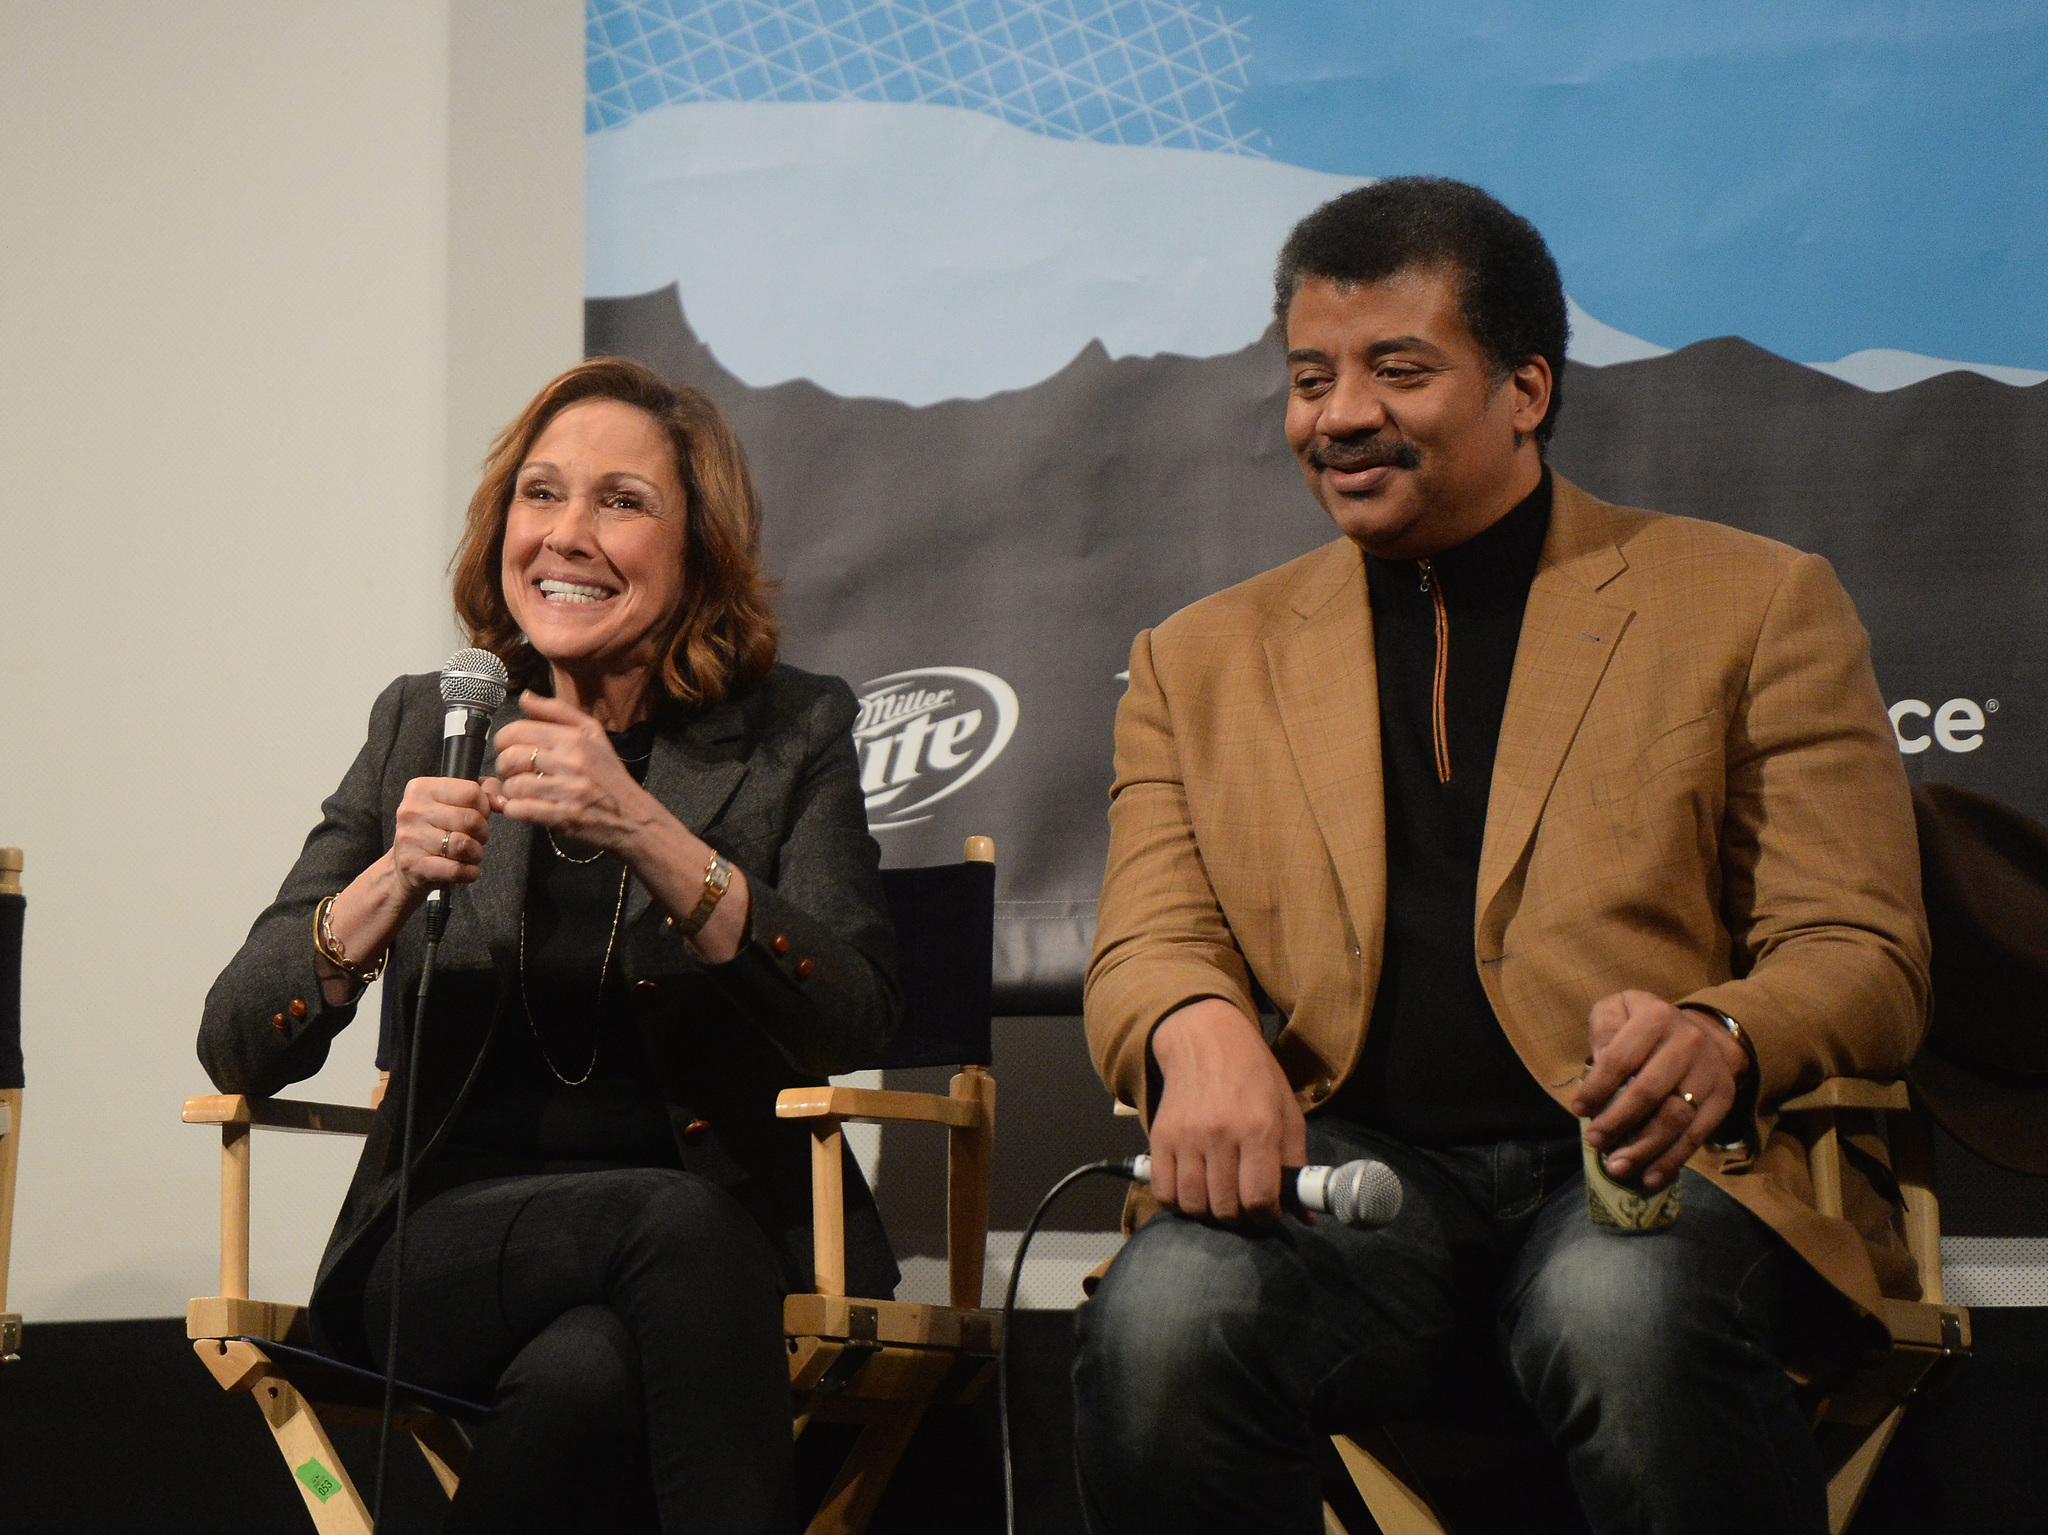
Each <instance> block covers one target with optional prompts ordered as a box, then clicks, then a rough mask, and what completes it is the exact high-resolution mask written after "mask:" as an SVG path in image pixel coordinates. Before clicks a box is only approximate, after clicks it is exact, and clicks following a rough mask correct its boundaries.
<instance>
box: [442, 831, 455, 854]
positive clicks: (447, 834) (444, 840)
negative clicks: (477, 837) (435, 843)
mask: <svg viewBox="0 0 2048 1535" xmlns="http://www.w3.org/2000/svg"><path fill="white" fill-rule="evenodd" d="M453 835H455V834H454V833H453V832H446V831H444V832H442V833H441V856H442V857H443V858H446V857H447V856H448V839H449V838H450V837H452V836H453Z"/></svg>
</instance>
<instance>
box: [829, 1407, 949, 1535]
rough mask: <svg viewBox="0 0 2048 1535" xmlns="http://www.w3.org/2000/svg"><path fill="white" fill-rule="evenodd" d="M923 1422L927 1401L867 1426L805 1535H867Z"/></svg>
mask: <svg viewBox="0 0 2048 1535" xmlns="http://www.w3.org/2000/svg"><path fill="white" fill-rule="evenodd" d="M923 1419H924V1403H923V1402H921V1401H919V1402H905V1403H902V1404H901V1405H899V1406H898V1407H897V1408H896V1409H895V1410H894V1411H892V1412H889V1413H887V1414H885V1415H884V1416H881V1417H878V1418H876V1419H875V1420H874V1421H873V1422H871V1423H869V1424H868V1425H867V1426H866V1427H864V1428H863V1429H862V1430H861V1431H860V1438H859V1439H857V1440H855V1441H854V1446H853V1449H852V1451H851V1452H850V1453H849V1454H848V1455H847V1457H846V1464H845V1465H843V1466H841V1467H840V1468H839V1475H838V1476H837V1477H836V1478H835V1479H834V1480H833V1483H832V1490H831V1491H830V1492H828V1493H826V1494H825V1501H824V1502H823V1503H820V1504H819V1505H818V1512H817V1515H816V1516H815V1517H814V1518H813V1519H812V1520H811V1522H810V1525H809V1527H808V1528H807V1529H806V1530H805V1532H804V1535H862V1532H863V1531H865V1530H866V1529H867V1527H868V1520H870V1519H872V1518H873V1517H874V1515H875V1505H876V1504H877V1503H879V1502H881V1500H882V1489H883V1488H885V1487H887V1486H888V1485H889V1477H890V1475H891V1473H893V1472H894V1471H895V1469H896V1462H898V1461H899V1460H901V1459H902V1458H903V1452H904V1450H905V1449H907V1448H908V1447H909V1445H910V1440H911V1437H912V1436H913V1435H914V1434H916V1432H917V1425H918V1424H919V1423H920V1422H922V1421H923Z"/></svg>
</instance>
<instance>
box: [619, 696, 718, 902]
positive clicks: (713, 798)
mask: <svg viewBox="0 0 2048 1535" xmlns="http://www.w3.org/2000/svg"><path fill="white" fill-rule="evenodd" d="M745 734H746V720H745V718H744V716H743V715H742V714H741V712H740V707H739V705H738V704H736V703H726V704H720V705H719V706H718V707H717V708H715V709H710V710H707V711H706V712H705V713H703V714H700V715H697V716H696V717H695V718H693V719H691V720H690V721H689V722H688V723H687V724H685V725H683V726H682V727H681V728H680V729H669V728H663V729H661V730H660V731H658V732H657V733H656V735H655V737H654V755H653V756H652V757H650V758H649V759H648V762H647V777H646V780H645V786H646V789H647V792H648V793H649V794H652V795H653V796H654V797H655V798H656V799H658V800H660V801H661V803H662V804H664V805H665V806H667V807H668V809H669V811H670V813H671V814H673V815H674V816H675V818H676V819H677V820H679V821H681V822H682V823H683V824H684V825H685V826H687V827H689V828H690V830H691V831H693V832H695V833H696V834H697V835H698V836H700V837H703V836H705V834H706V830H707V828H709V827H710V826H711V824H712V823H713V822H714V821H716V820H717V819H718V817H719V815H720V814H721V813H722V812H723V811H724V809H725V807H726V805H727V803H728V802H729V801H730V800H731V799H732V797H733V794H734V793H735V792H736V791H737V790H738V788H739V786H740V783H741V781H742V780H743V779H745V778H746V776H747V764H746V760H745V759H744V758H743V757H741V756H739V755H738V754H737V753H736V752H735V750H734V748H735V747H736V746H738V744H739V742H740V740H741V738H742V737H743V736H744V735H745ZM707 840H709V839H708V838H707ZM653 900H654V896H653V894H652V893H651V892H650V891H649V890H648V888H647V887H646V886H645V885H643V884H642V883H640V881H638V880H635V881H633V883H632V886H631V888H630V889H629V890H628V891H627V893H626V915H625V920H626V921H627V922H629V923H630V922H632V921H634V920H635V919H637V918H638V917H639V916H640V915H641V914H642V913H644V912H645V911H646V910H647V908H648V907H649V906H650V905H651V904H652V903H653Z"/></svg>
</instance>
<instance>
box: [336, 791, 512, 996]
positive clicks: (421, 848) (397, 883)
mask: <svg viewBox="0 0 2048 1535" xmlns="http://www.w3.org/2000/svg"><path fill="white" fill-rule="evenodd" d="M500 789H501V786H500V785H499V783H498V781H497V779H495V778H486V779H485V780H484V781H483V782H482V783H480V784H478V783H471V782H470V781H469V780H468V779H466V778H415V779H413V780H412V782H411V783H408V784H407V785H406V786H405V796H404V797H403V798H402V799H400V800H399V802H398V817H397V831H396V832H395V834H394V835H393V836H392V839H391V846H390V847H388V848H386V849H385V850H384V856H383V857H382V858H379V859H378V860H377V861H376V862H375V863H373V864H371V865H370V866H369V867H368V868H367V869H365V870H363V872H362V873H360V874H358V875H357V876H356V877H355V878H354V879H352V880H350V881H349V883H348V887H347V888H346V889H344V890H342V891H339V892H338V893H337V894H336V895H335V897H334V905H333V906H332V907H331V908H329V910H328V913H327V925H328V929H329V931H331V932H332V933H333V934H334V939H335V942H337V943H339V944H340V945H341V947H342V952H343V953H345V954H347V955H348V960H349V963H350V964H351V965H352V966H355V967H356V968H358V969H362V968H366V967H368V966H369V965H372V964H374V963H375V962H376V959H377V956H378V955H380V954H382V953H383V952H384V951H385V950H386V949H387V948H389V947H390V946H391V940H392V939H393V938H395V937H396V936H397V935H398V930H399V929H400V928H402V927H404V926H405V924H406V920H407V919H408V918H409V917H411V916H412V914H413V913H414V912H415V911H417V910H419V907H420V903H421V902H422V901H424V900H426V898H427V892H428V891H429V890H430V889H432V888H433V887H434V886H435V885H467V884H469V883H471V882H472V881H473V880H475V879H476V877H477V875H478V874H479V873H480V872H481V871H482V869H483V861H484V844H485V843H487V842H489V841H490V840H491V810H492V809H493V807H495V806H496V805H497V804H498V803H499V802H500V800H501V798H502V795H501V793H500ZM314 968H315V969H316V970H317V971H318V972H319V975H320V989H321V993H322V994H323V995H324V996H325V997H326V998H327V1000H328V1001H329V1002H330V1003H332V1004H333V1005H334V1006H336V1007H340V1006H343V1005H345V1004H347V1003H349V1002H353V1001H354V1000H355V998H356V996H357V995H358V994H359V993H360V992H361V990H362V985H361V983H360V982H358V981H357V980H356V978H355V977H354V976H352V975H350V974H348V973H347V972H346V971H343V970H341V969H339V968H337V967H336V966H334V965H332V964H329V963H328V961H327V959H326V957H325V956H322V957H320V958H318V959H316V960H315V961H314Z"/></svg>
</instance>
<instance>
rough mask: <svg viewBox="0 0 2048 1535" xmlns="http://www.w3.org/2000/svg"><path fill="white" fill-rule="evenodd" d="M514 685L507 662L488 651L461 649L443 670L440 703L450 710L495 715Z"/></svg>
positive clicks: (450, 658)
mask: <svg viewBox="0 0 2048 1535" xmlns="http://www.w3.org/2000/svg"><path fill="white" fill-rule="evenodd" d="M511 683H512V674H511V673H510V672H508V671H506V670H505V663H504V662H503V661H500V660H499V659H498V658H497V657H496V656H494V655H492V654H491V653H490V652H489V651H488V650H458V651H456V652H455V654H454V655H452V656H450V657H449V658H448V664H447V665H446V666H444V667H442V668H441V702H442V703H444V704H446V705H448V707H449V708H451V709H455V708H465V709H481V710H483V711H484V713H486V714H495V713H496V712H497V709H498V705H500V704H502V703H503V702H504V701H505V690H506V688H508V687H509V686H511Z"/></svg>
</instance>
